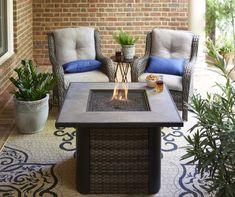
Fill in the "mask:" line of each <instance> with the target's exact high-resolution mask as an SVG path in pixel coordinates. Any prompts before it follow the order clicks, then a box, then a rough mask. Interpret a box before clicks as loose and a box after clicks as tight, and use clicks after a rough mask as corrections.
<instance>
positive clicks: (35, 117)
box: [10, 60, 55, 133]
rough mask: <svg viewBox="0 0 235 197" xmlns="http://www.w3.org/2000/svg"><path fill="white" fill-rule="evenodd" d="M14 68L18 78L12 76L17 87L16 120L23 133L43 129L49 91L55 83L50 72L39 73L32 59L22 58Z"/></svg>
mask: <svg viewBox="0 0 235 197" xmlns="http://www.w3.org/2000/svg"><path fill="white" fill-rule="evenodd" d="M21 64H22V66H21V67H20V68H16V69H14V70H15V72H16V73H17V76H18V78H17V79H15V78H13V77H11V78H10V81H11V82H12V83H13V84H14V85H15V87H16V88H17V89H16V90H14V91H13V92H12V94H13V95H14V98H13V99H14V107H15V120H16V126H17V128H18V130H19V131H20V132H22V133H35V132H39V131H42V130H43V128H44V125H45V123H46V121H47V117H48V111H49V109H48V100H49V91H51V90H52V89H53V87H54V85H55V78H54V77H53V75H52V74H50V73H38V72H37V70H36V67H35V65H34V63H33V61H32V60H22V61H21Z"/></svg>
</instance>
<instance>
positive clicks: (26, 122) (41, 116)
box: [14, 94, 49, 133]
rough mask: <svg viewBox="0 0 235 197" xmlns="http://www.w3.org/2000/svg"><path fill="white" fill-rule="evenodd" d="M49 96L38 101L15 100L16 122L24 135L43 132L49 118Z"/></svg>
mask: <svg viewBox="0 0 235 197" xmlns="http://www.w3.org/2000/svg"><path fill="white" fill-rule="evenodd" d="M48 100H49V95H48V94H47V96H46V97H45V98H43V99H41V100H38V101H19V100H17V99H16V98H14V105H15V121H16V126H17V128H18V130H19V131H20V132H22V133H37V132H40V131H42V130H43V128H44V125H45V123H46V121H47V118H48V112H49V107H48Z"/></svg>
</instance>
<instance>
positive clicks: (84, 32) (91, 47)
mask: <svg viewBox="0 0 235 197" xmlns="http://www.w3.org/2000/svg"><path fill="white" fill-rule="evenodd" d="M54 37H55V48H56V59H57V61H58V63H59V65H63V64H64V63H67V62H71V61H74V60H93V59H95V57H96V52H95V38H94V29H93V28H88V27H80V28H66V29H58V30H55V31H54Z"/></svg>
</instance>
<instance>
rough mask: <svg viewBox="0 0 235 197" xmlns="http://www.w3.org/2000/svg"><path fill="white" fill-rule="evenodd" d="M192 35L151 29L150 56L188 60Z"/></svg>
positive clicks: (185, 32)
mask: <svg viewBox="0 0 235 197" xmlns="http://www.w3.org/2000/svg"><path fill="white" fill-rule="evenodd" d="M192 40H193V34H192V33H191V32H187V31H181V30H171V29H157V28H155V29H153V31H152V46H151V47H152V48H151V55H153V56H160V57H165V58H184V59H190V56H191V47H192Z"/></svg>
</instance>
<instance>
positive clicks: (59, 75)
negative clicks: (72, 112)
mask: <svg viewBox="0 0 235 197" xmlns="http://www.w3.org/2000/svg"><path fill="white" fill-rule="evenodd" d="M48 53H49V59H50V62H51V64H52V71H53V74H54V76H55V77H56V83H57V90H56V93H57V95H58V102H59V103H58V104H59V108H60V107H61V106H62V104H63V101H64V96H65V86H64V70H63V68H62V66H60V65H59V64H58V63H57V61H56V56H55V43H54V35H53V33H48Z"/></svg>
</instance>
